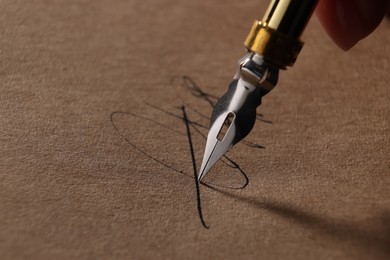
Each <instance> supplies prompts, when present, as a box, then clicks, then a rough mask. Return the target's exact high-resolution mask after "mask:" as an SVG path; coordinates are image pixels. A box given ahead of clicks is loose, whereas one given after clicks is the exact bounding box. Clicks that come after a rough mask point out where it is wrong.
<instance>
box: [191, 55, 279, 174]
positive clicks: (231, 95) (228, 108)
mask: <svg viewBox="0 0 390 260" xmlns="http://www.w3.org/2000/svg"><path fill="white" fill-rule="evenodd" d="M256 62H257V63H256ZM271 71H272V72H273V73H269V68H268V67H267V66H266V64H265V63H264V61H263V60H262V57H261V56H259V55H257V54H251V53H250V54H247V55H246V56H244V57H243V58H242V59H241V60H240V62H239V70H238V71H237V73H236V76H235V77H234V80H233V81H232V83H231V84H230V86H229V89H228V91H227V92H226V93H225V94H224V95H223V96H222V97H221V98H220V99H219V100H218V102H217V104H216V105H215V107H214V110H213V113H212V116H211V123H210V130H209V133H208V136H207V142H206V148H205V152H204V156H203V161H202V165H201V168H200V172H199V176H198V180H199V181H201V180H202V179H203V178H204V176H206V174H207V173H208V172H209V170H210V169H211V168H212V167H213V166H214V165H215V163H216V162H217V161H218V160H219V159H220V158H221V157H222V156H223V155H224V154H225V153H226V152H227V151H228V150H229V149H230V148H231V147H232V146H234V145H235V144H237V143H238V142H240V141H241V140H242V139H243V138H244V137H245V136H247V135H248V134H249V132H250V131H251V130H252V128H253V126H254V124H255V121H256V108H257V107H258V106H259V105H260V104H261V97H262V96H264V95H265V94H267V93H268V91H269V90H270V88H272V87H273V86H274V85H276V82H277V77H278V70H272V69H271ZM271 74H272V76H271ZM263 76H264V77H265V80H263V81H261V83H260V80H261V79H262V78H263Z"/></svg>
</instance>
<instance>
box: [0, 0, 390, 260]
mask: <svg viewBox="0 0 390 260" xmlns="http://www.w3.org/2000/svg"><path fill="white" fill-rule="evenodd" d="M266 5H267V1H254V0H249V1H227V2H226V1H225V2H220V1H219V2H217V1H206V0H202V1H198V0H187V1H178V0H164V1H158V0H142V1H141V0H133V1H124V0H117V1H103V0H99V1H96V0H93V1H92V0H85V1H75V0H66V1H65V0H58V1H42V0H38V1H31V2H29V1H14V0H12V1H11V0H5V1H2V4H1V6H2V7H1V9H2V15H1V16H0V19H1V23H0V24H1V26H0V28H1V30H0V57H1V62H0V76H1V84H0V88H1V92H0V93H1V94H0V101H1V102H0V111H1V113H0V118H1V127H0V147H1V153H0V230H1V232H0V258H1V259H23V258H26V259H71V258H81V259H83V258H89V259H380V258H388V257H389V256H390V247H389V245H390V201H389V196H390V164H389V163H390V161H389V154H390V129H389V119H390V102H389V100H390V91H389V81H390V74H389V71H390V37H389V28H390V23H389V20H388V19H387V20H384V21H383V23H382V24H381V26H380V27H379V29H378V30H377V31H376V32H375V33H374V34H373V35H371V36H370V37H369V38H368V39H366V40H364V41H362V42H361V43H359V44H358V45H357V46H356V47H355V48H353V49H352V50H351V51H350V52H348V53H345V52H343V51H341V50H339V49H338V48H337V47H336V46H335V45H334V44H333V43H332V42H331V41H330V40H329V38H328V37H327V35H326V34H325V32H324V31H323V29H322V28H321V26H320V24H319V23H318V21H317V19H316V18H315V17H313V19H312V20H311V22H310V24H309V26H308V28H307V31H306V32H305V34H304V36H303V39H304V40H305V42H306V45H305V47H304V48H303V51H302V53H301V55H300V57H299V59H298V61H297V63H296V65H295V66H294V67H293V68H290V69H288V70H287V71H282V72H281V73H280V80H279V84H278V86H277V87H276V88H275V89H274V90H273V91H272V92H271V93H270V94H269V95H267V96H266V97H264V99H263V104H262V106H261V107H260V109H259V110H258V112H259V117H258V120H257V123H256V126H255V128H254V130H253V131H252V133H251V134H250V135H249V136H248V137H247V139H246V142H244V143H241V144H239V145H237V146H236V147H235V148H234V149H233V150H231V151H230V152H229V153H228V154H227V158H225V159H224V160H223V161H222V162H220V163H218V164H217V165H216V167H215V168H214V169H213V170H212V171H211V172H210V173H209V174H208V176H207V177H206V179H205V182H207V184H208V186H206V185H201V186H200V187H199V192H198V193H197V190H196V185H195V181H194V163H195V165H196V168H197V170H199V167H200V163H201V159H202V155H203V149H204V145H205V135H206V134H207V128H208V124H209V116H210V114H211V111H212V104H214V103H215V101H216V98H217V97H219V96H220V95H222V94H223V93H224V92H225V91H226V89H227V86H228V84H229V83H230V81H231V79H232V76H233V75H234V72H235V69H236V68H235V65H236V61H237V59H238V58H240V57H241V56H242V55H243V54H244V48H243V40H244V39H245V37H246V34H247V33H248V32H249V29H250V26H251V25H252V22H253V20H254V19H257V18H261V16H262V14H263V12H264V10H265V8H266ZM191 143H192V148H193V151H194V156H191V150H190V148H191V146H190V144H191ZM201 217H202V218H201ZM202 221H203V223H202Z"/></svg>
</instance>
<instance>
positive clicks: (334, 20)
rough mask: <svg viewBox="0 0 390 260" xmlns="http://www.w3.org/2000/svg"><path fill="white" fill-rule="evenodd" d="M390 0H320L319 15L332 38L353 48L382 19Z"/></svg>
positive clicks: (345, 46) (345, 48)
mask: <svg viewBox="0 0 390 260" xmlns="http://www.w3.org/2000/svg"><path fill="white" fill-rule="evenodd" d="M388 2H389V1H388V0H371V1H370V0H320V1H319V3H318V6H317V9H316V13H317V16H318V18H319V20H320V21H321V23H322V25H323V27H324V28H325V30H326V32H327V33H328V35H329V36H330V38H332V40H333V41H334V42H335V43H336V44H337V45H338V46H339V47H340V48H341V49H343V50H348V49H350V48H352V47H353V46H354V45H355V44H356V43H357V42H358V41H360V40H361V39H363V38H364V37H366V36H367V35H369V34H370V33H371V32H372V31H374V29H375V28H376V27H377V26H378V25H379V23H380V22H381V21H382V19H383V17H384V15H385V13H386V9H387V8H386V7H387V5H388Z"/></svg>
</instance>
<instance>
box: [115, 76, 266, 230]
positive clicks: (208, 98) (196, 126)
mask: <svg viewBox="0 0 390 260" xmlns="http://www.w3.org/2000/svg"><path fill="white" fill-rule="evenodd" d="M177 80H179V81H180V82H179V86H180V87H182V88H183V89H184V90H186V91H189V93H190V94H191V95H192V96H194V97H195V98H198V99H200V100H201V101H203V102H206V103H207V104H208V105H209V106H210V107H211V108H214V106H215V103H216V102H217V100H218V97H216V96H214V95H211V94H209V93H207V92H205V91H203V90H202V88H201V87H200V86H199V85H198V84H197V83H196V82H195V81H194V80H193V79H192V78H190V77H188V76H182V77H175V78H173V79H172V81H171V83H172V84H174V81H177ZM145 105H146V106H147V107H149V108H151V109H155V110H157V111H158V112H160V113H162V114H163V115H165V116H169V117H174V118H177V119H178V120H180V121H181V122H183V123H184V124H185V127H186V136H187V141H188V147H189V150H190V153H191V161H192V168H193V174H192V175H191V174H188V173H187V172H185V171H183V170H180V169H177V168H176V167H174V166H172V165H170V164H169V162H164V161H163V160H161V159H159V158H157V157H153V156H152V155H151V153H150V152H149V151H147V150H145V149H142V148H140V147H138V146H137V145H136V144H135V143H134V142H133V140H131V138H128V137H126V135H125V134H124V133H122V131H121V129H120V128H119V126H118V125H117V123H116V121H115V118H116V116H118V115H127V116H131V117H133V118H137V119H139V120H142V121H145V122H149V123H152V124H154V125H156V126H158V127H161V128H162V129H163V130H165V131H168V132H174V133H177V134H179V135H182V134H183V133H181V132H180V131H178V130H176V129H174V128H172V127H170V126H167V125H164V124H162V123H161V122H160V121H157V120H154V119H150V118H147V117H143V116H140V115H136V114H134V113H130V112H125V111H115V112H112V113H111V115H110V121H111V125H112V126H113V128H114V130H115V131H116V132H117V133H118V134H119V135H120V136H121V138H122V139H123V140H125V141H126V142H127V143H128V144H129V145H130V146H131V147H132V148H134V149H135V150H137V151H138V152H140V153H141V154H143V155H145V156H147V157H148V158H150V159H151V160H153V161H154V162H156V163H158V164H160V165H162V166H164V167H166V168H168V169H170V170H172V171H173V172H175V173H179V174H181V175H182V176H185V177H189V178H191V179H193V180H195V189H196V199H197V210H198V215H199V219H200V221H201V224H202V226H203V227H204V228H207V229H208V228H209V226H208V225H207V224H206V222H205V221H204V218H203V213H202V207H201V197H200V187H199V183H198V181H197V169H196V165H197V162H196V159H195V154H194V147H193V141H192V134H191V130H193V131H194V132H195V133H196V134H197V135H199V136H201V138H202V139H204V140H206V135H205V134H204V133H203V132H202V130H203V131H207V129H208V127H207V126H206V125H204V124H202V123H201V122H197V121H193V120H191V119H190V118H189V117H188V114H187V112H186V111H187V110H188V111H191V112H192V113H194V114H196V115H198V116H199V117H200V118H203V119H207V121H209V120H210V119H209V116H207V115H204V114H202V113H201V112H200V111H198V110H197V109H195V108H193V107H191V106H189V105H181V106H179V107H176V109H180V112H181V113H174V112H171V111H167V110H164V109H162V108H160V107H158V106H156V105H152V104H149V103H145ZM257 120H260V121H262V122H265V123H272V122H270V121H267V120H264V119H263V115H261V114H258V115H257ZM241 143H243V144H244V145H246V146H248V147H250V148H254V149H263V148H264V147H263V146H261V145H259V144H256V143H252V142H250V141H244V142H241ZM221 161H222V163H223V164H225V165H226V166H227V167H230V168H232V169H234V170H236V171H237V173H239V174H240V176H242V177H243V183H242V185H239V186H238V187H234V186H226V185H220V184H218V183H212V182H202V184H203V185H206V186H207V187H219V188H227V189H244V188H245V187H246V186H247V185H248V184H249V178H248V176H247V175H246V173H245V172H244V171H243V169H242V168H241V167H240V165H239V164H238V163H237V162H236V161H234V160H233V159H231V158H229V157H228V156H226V155H225V156H223V158H222V159H221Z"/></svg>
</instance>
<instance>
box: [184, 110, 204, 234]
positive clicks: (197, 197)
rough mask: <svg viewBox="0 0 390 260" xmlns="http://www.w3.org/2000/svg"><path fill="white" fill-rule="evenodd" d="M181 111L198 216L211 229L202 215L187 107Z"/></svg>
mask: <svg viewBox="0 0 390 260" xmlns="http://www.w3.org/2000/svg"><path fill="white" fill-rule="evenodd" d="M181 110H182V111H183V121H184V124H185V125H186V130H187V137H188V145H189V147H190V152H191V160H192V167H193V170H194V180H195V188H196V201H197V207H198V214H199V218H200V222H201V223H202V225H203V227H205V228H207V229H208V228H209V227H208V226H207V225H206V222H205V221H204V218H203V213H202V203H201V199H200V189H199V182H198V170H197V169H196V159H195V153H194V146H193V144H192V138H191V131H190V124H189V120H188V117H187V113H186V108H185V106H182V107H181Z"/></svg>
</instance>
